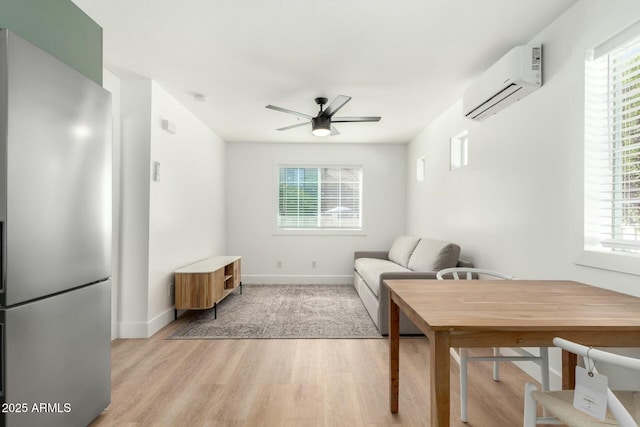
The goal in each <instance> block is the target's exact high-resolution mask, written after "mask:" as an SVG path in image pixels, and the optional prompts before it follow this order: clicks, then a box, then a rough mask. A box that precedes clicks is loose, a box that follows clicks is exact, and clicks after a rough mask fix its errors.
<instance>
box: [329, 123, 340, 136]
mask: <svg viewBox="0 0 640 427" xmlns="http://www.w3.org/2000/svg"><path fill="white" fill-rule="evenodd" d="M329 135H331V136H336V135H340V132H338V129H336V127H335V126H334V125H331V133H330V134H329Z"/></svg>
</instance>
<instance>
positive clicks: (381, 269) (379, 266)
mask: <svg viewBox="0 0 640 427" xmlns="http://www.w3.org/2000/svg"><path fill="white" fill-rule="evenodd" d="M354 269H355V270H356V274H359V275H360V277H362V278H363V279H364V281H365V283H366V285H367V287H369V289H371V292H372V293H373V294H374V295H375V296H376V297H377V296H378V293H379V291H380V275H381V274H382V273H388V272H397V271H409V270H408V269H406V268H404V267H402V266H400V265H398V264H396V263H395V262H391V261H387V260H383V259H376V258H358V259H357V260H356V261H355V263H354Z"/></svg>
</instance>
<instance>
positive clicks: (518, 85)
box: [462, 45, 542, 120]
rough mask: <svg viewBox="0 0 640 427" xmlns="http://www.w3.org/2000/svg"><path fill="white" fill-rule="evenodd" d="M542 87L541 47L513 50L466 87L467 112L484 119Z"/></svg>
mask: <svg viewBox="0 0 640 427" xmlns="http://www.w3.org/2000/svg"><path fill="white" fill-rule="evenodd" d="M540 86H542V46H541V45H525V46H517V47H514V48H513V49H511V50H510V51H509V52H508V53H507V54H506V55H504V56H503V57H502V58H500V59H499V60H498V62H496V63H495V64H493V66H491V68H489V69H488V70H487V71H485V72H484V74H482V76H481V77H480V78H479V79H477V80H476V81H475V82H474V83H473V84H472V85H471V86H469V87H468V88H467V90H465V92H464V95H463V97H462V108H463V112H464V115H465V116H466V117H467V118H469V119H472V120H483V119H485V118H486V117H487V116H490V115H492V114H495V113H496V112H498V111H500V110H502V109H503V108H505V107H507V106H509V105H511V104H513V103H514V102H516V101H518V100H520V99H522V98H524V97H525V96H527V95H528V94H530V93H531V92H533V91H534V90H536V89H538V88H539V87H540Z"/></svg>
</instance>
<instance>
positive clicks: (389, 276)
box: [380, 271, 437, 288]
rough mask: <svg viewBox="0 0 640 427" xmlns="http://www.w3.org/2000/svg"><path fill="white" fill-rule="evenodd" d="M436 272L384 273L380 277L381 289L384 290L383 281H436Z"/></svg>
mask: <svg viewBox="0 0 640 427" xmlns="http://www.w3.org/2000/svg"><path fill="white" fill-rule="evenodd" d="M436 274H437V273H436V272H435V271H393V272H388V273H382V274H381V275H380V288H382V285H383V283H382V282H383V281H385V280H395V279H412V280H413V279H432V280H436V279H437V277H436Z"/></svg>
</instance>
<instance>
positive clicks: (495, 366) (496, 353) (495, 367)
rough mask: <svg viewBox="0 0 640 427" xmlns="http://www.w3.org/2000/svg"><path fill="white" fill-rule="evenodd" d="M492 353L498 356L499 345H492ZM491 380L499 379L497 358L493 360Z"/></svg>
mask: <svg viewBox="0 0 640 427" xmlns="http://www.w3.org/2000/svg"><path fill="white" fill-rule="evenodd" d="M493 355H494V356H495V357H500V348H499V347H494V348H493ZM493 380H494V381H500V362H498V361H497V360H495V361H494V362H493Z"/></svg>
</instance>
